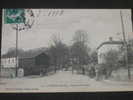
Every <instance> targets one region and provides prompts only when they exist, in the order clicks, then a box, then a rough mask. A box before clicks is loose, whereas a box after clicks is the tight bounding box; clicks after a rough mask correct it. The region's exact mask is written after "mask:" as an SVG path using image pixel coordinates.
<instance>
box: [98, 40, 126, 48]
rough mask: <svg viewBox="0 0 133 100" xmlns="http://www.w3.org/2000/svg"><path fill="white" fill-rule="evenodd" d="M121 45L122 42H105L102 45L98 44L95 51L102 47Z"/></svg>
mask: <svg viewBox="0 0 133 100" xmlns="http://www.w3.org/2000/svg"><path fill="white" fill-rule="evenodd" d="M108 44H109V45H116V44H117V45H123V44H124V42H123V41H106V42H103V43H102V44H100V45H99V46H98V47H97V49H99V48H101V47H102V46H103V45H108Z"/></svg>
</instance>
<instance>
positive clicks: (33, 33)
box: [2, 9, 133, 54]
mask: <svg viewBox="0 0 133 100" xmlns="http://www.w3.org/2000/svg"><path fill="white" fill-rule="evenodd" d="M34 11H36V12H38V11H40V14H39V16H38V17H36V18H35V23H34V25H33V27H32V28H31V29H29V30H25V31H21V32H19V43H18V44H19V48H23V49H24V50H28V49H34V48H39V47H48V46H49V45H50V44H51V37H52V35H53V34H57V35H59V34H60V37H61V39H62V40H63V42H65V43H66V44H68V45H71V44H72V37H73V35H74V33H75V32H76V31H77V30H84V31H86V32H87V33H88V38H89V42H88V45H89V46H90V47H91V48H96V47H97V46H98V45H99V44H101V43H102V42H104V41H107V40H108V38H109V37H110V36H112V37H113V39H114V40H118V39H120V38H122V34H121V32H122V29H121V19H120V9H117V10H115V9H113V10H109V9H102V10H100V9H98V10H96V9H64V12H63V14H62V15H61V16H58V15H57V16H47V14H48V11H49V9H41V10H34ZM35 14H36V13H35ZM122 15H123V20H124V26H125V32H126V38H132V37H133V35H131V32H132V23H131V11H130V9H123V10H122ZM2 25H3V26H2V54H3V53H6V52H7V50H8V49H9V48H11V47H15V42H16V41H15V35H16V34H15V30H13V29H12V28H11V25H8V24H4V23H3V24H2ZM117 33H119V34H117Z"/></svg>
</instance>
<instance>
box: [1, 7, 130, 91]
mask: <svg viewBox="0 0 133 100" xmlns="http://www.w3.org/2000/svg"><path fill="white" fill-rule="evenodd" d="M132 16H133V14H132V10H131V9H52V8H50V9H31V8H30V9H28V8H26V9H24V8H23V9H22V8H21V9H20V8H19V9H2V22H1V23H2V33H1V34H2V36H1V37H2V38H1V60H0V93H10V92H11V93H17V92H26V93H27V92H44V93H48V92H103V91H104V92H108V91H133V24H132V23H133V19H132Z"/></svg>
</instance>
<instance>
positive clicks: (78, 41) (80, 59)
mask: <svg viewBox="0 0 133 100" xmlns="http://www.w3.org/2000/svg"><path fill="white" fill-rule="evenodd" d="M89 51H90V48H88V34H87V32H86V31H84V30H78V31H76V32H75V35H74V36H73V44H72V47H71V57H72V59H74V62H75V64H77V65H78V66H79V68H81V69H82V72H83V74H85V69H84V65H86V64H87V63H88V57H89V55H88V52H89ZM72 69H73V68H72Z"/></svg>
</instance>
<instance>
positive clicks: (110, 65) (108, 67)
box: [103, 50, 121, 78]
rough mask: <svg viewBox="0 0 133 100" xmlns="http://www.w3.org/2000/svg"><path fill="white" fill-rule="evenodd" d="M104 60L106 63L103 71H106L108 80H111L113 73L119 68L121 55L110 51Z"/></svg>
mask: <svg viewBox="0 0 133 100" xmlns="http://www.w3.org/2000/svg"><path fill="white" fill-rule="evenodd" d="M104 59H105V62H106V63H105V65H104V68H103V69H104V71H105V75H106V78H109V77H110V76H111V74H112V71H113V70H116V69H117V68H119V61H120V60H121V53H120V52H119V51H116V50H110V51H108V52H107V53H106V54H105V56H104Z"/></svg>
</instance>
